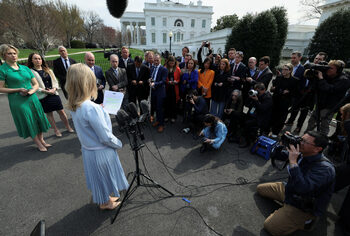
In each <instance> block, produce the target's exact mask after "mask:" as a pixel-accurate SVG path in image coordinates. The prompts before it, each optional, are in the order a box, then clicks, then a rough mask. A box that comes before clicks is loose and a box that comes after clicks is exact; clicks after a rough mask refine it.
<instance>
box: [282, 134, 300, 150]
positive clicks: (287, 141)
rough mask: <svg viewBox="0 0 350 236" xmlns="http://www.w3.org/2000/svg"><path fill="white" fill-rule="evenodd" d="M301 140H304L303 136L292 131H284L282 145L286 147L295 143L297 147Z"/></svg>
mask: <svg viewBox="0 0 350 236" xmlns="http://www.w3.org/2000/svg"><path fill="white" fill-rule="evenodd" d="M301 141H303V139H302V138H301V137H299V136H295V135H292V134H291V133H284V134H283V135H282V137H281V142H282V145H283V146H285V147H289V145H293V146H294V147H295V148H296V147H297V145H298V144H300V143H301Z"/></svg>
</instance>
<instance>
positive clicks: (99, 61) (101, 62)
mask: <svg viewBox="0 0 350 236" xmlns="http://www.w3.org/2000/svg"><path fill="white" fill-rule="evenodd" d="M67 50H68V54H70V53H77V52H82V53H81V54H74V55H69V57H70V58H73V59H74V60H76V61H77V62H78V63H85V61H84V52H86V51H95V50H99V52H94V53H93V54H94V55H95V64H96V65H98V66H100V67H101V68H102V70H103V71H106V70H108V69H109V68H110V63H109V60H108V59H107V58H104V53H103V48H92V49H88V48H80V49H79V48H71V49H67ZM19 52H20V53H19V58H28V56H29V54H31V53H32V52H35V50H32V49H19ZM129 52H130V54H131V56H132V58H135V56H141V57H142V58H143V51H142V50H138V49H133V48H130V49H129ZM50 55H58V52H57V49H53V50H51V51H50V52H48V53H47V54H46V56H50ZM56 58H57V57H49V58H46V61H47V62H48V65H49V66H50V67H51V65H52V62H51V61H53V60H55V59H56ZM25 61H26V60H22V61H21V63H25ZM51 69H52V68H51Z"/></svg>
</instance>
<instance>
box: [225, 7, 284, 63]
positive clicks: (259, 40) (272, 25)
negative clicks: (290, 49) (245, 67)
mask: <svg viewBox="0 0 350 236" xmlns="http://www.w3.org/2000/svg"><path fill="white" fill-rule="evenodd" d="M287 28H288V20H287V16H286V10H285V9H284V8H272V9H271V10H268V11H264V12H261V13H260V14H258V15H251V14H248V15H246V16H244V17H243V18H242V19H240V20H239V21H238V23H237V24H236V25H235V26H234V27H233V29H232V33H231V35H230V36H229V38H228V40H227V43H226V51H228V49H229V48H232V47H233V48H236V49H237V50H240V51H243V52H244V63H247V61H248V58H249V57H252V56H254V57H256V58H258V59H259V58H260V57H262V56H270V58H271V62H270V67H271V68H274V67H275V66H276V65H278V63H279V60H280V54H281V51H282V48H283V46H284V43H285V40H286V36H287Z"/></svg>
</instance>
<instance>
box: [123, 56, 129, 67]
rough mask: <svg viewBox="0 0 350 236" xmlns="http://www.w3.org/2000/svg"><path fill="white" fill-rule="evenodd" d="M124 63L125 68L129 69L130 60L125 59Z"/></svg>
mask: <svg viewBox="0 0 350 236" xmlns="http://www.w3.org/2000/svg"><path fill="white" fill-rule="evenodd" d="M123 61H124V66H125V68H127V67H128V58H126V59H124V58H123Z"/></svg>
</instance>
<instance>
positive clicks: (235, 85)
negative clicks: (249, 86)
mask: <svg viewBox="0 0 350 236" xmlns="http://www.w3.org/2000/svg"><path fill="white" fill-rule="evenodd" d="M234 68H235V64H232V66H231V69H230V74H231V75H232V76H237V77H239V78H240V80H235V81H233V82H228V86H229V87H231V88H232V89H239V90H241V89H242V85H243V81H244V79H245V78H246V72H247V67H246V65H244V64H243V63H242V62H241V63H239V65H238V68H237V69H236V71H234Z"/></svg>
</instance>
